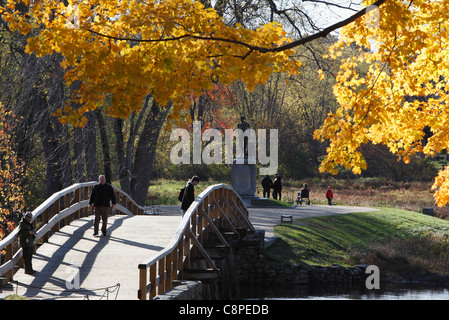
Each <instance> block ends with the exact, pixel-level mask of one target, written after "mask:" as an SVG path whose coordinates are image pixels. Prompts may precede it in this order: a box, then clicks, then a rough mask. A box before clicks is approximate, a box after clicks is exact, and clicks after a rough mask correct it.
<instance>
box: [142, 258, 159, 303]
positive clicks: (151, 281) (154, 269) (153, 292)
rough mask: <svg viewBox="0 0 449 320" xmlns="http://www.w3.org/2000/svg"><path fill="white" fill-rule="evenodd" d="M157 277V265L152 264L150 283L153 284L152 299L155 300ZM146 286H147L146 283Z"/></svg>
mask: <svg viewBox="0 0 449 320" xmlns="http://www.w3.org/2000/svg"><path fill="white" fill-rule="evenodd" d="M145 277H146V276H145ZM156 277H157V275H156V264H152V265H151V266H150V283H151V291H150V299H153V298H154V297H155V296H156ZM144 285H145V286H146V285H147V284H146V283H145V284H144ZM145 298H146V295H145Z"/></svg>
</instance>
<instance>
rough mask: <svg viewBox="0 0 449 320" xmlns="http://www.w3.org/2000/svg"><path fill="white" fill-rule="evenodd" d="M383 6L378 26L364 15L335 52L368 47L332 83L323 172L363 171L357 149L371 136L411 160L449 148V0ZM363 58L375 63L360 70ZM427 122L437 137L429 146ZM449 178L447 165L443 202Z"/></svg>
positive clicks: (395, 0) (440, 191)
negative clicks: (334, 106) (335, 106)
mask: <svg viewBox="0 0 449 320" xmlns="http://www.w3.org/2000/svg"><path fill="white" fill-rule="evenodd" d="M371 3H372V2H369V1H365V3H364V4H365V5H370V4H371ZM378 9H379V10H378V19H379V21H378V24H377V25H376V26H375V27H373V26H371V25H370V24H369V23H367V21H366V19H367V17H362V18H361V19H358V20H357V21H356V22H354V23H352V24H350V25H348V26H346V27H345V28H343V30H342V32H341V34H342V39H341V40H340V41H339V42H338V43H337V44H336V45H335V46H334V47H333V48H331V50H330V56H331V57H334V58H336V57H337V55H338V52H341V50H342V49H343V48H344V47H346V46H354V45H356V46H359V47H361V48H365V50H364V51H363V52H361V53H360V54H359V57H358V58H357V59H356V58H349V59H347V60H345V61H344V63H343V64H342V67H341V70H340V72H339V74H338V75H337V81H338V82H337V84H336V86H335V88H334V92H335V94H336V97H337V99H338V101H339V103H340V108H339V110H337V112H336V113H335V114H333V115H332V116H330V117H328V119H326V121H325V122H324V124H323V126H322V128H321V129H320V130H317V131H316V132H315V138H317V139H323V140H324V139H328V140H329V141H330V146H329V149H328V154H327V156H326V158H325V160H324V161H323V163H322V166H321V170H329V171H331V172H332V171H335V170H336V167H337V166H338V165H343V166H345V167H347V168H352V169H353V171H354V172H355V173H359V172H360V169H363V167H364V165H366V164H365V161H364V159H363V157H361V155H360V153H359V151H358V148H359V146H360V145H361V144H363V143H367V142H369V141H371V142H372V143H375V144H377V143H382V144H384V145H387V146H388V147H389V149H390V151H391V152H392V153H394V154H396V155H398V156H399V158H401V159H402V160H403V161H405V162H409V161H410V156H411V155H412V154H415V153H417V152H424V153H425V154H428V155H434V154H435V153H436V152H441V151H442V150H444V149H447V148H448V147H449V130H448V129H447V128H449V109H448V108H447V101H448V98H449V97H448V94H449V91H448V90H447V88H448V79H449V58H448V57H449V52H448V48H449V46H448V44H449V43H448V42H449V39H448V30H449V2H448V1H442V0H441V1H440V0H437V1H435V0H418V1H413V2H410V1H402V0H391V1H387V2H385V3H384V4H383V5H382V6H381V7H380V8H378ZM366 49H370V50H369V51H368V50H366ZM363 64H365V65H368V66H369V67H368V69H367V71H366V72H364V74H358V73H357V68H360V67H361V66H362V65H363ZM425 127H430V130H431V132H432V136H431V137H430V138H428V139H427V144H426V145H423V144H422V141H423V137H424V128H425ZM448 177H449V170H445V171H442V172H440V174H439V176H438V177H437V178H436V180H435V184H434V186H433V187H434V188H435V189H437V192H436V193H435V199H436V203H437V204H438V205H445V204H446V203H447V202H448V201H449V183H448V179H447V178H448Z"/></svg>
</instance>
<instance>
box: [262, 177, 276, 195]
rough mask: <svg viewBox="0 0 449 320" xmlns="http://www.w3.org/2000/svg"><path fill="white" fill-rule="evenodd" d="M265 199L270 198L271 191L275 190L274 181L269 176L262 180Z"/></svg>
mask: <svg viewBox="0 0 449 320" xmlns="http://www.w3.org/2000/svg"><path fill="white" fill-rule="evenodd" d="M262 188H263V197H264V198H270V189H271V188H273V180H271V178H270V177H269V176H268V174H267V175H266V176H265V178H263V180H262Z"/></svg>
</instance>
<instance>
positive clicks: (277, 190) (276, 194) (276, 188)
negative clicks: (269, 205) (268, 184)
mask: <svg viewBox="0 0 449 320" xmlns="http://www.w3.org/2000/svg"><path fill="white" fill-rule="evenodd" d="M275 177H276V179H274V182H273V199H274V200H278V198H279V200H281V198H282V182H281V176H280V175H279V173H276V174H275Z"/></svg>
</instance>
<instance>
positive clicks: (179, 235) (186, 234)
mask: <svg viewBox="0 0 449 320" xmlns="http://www.w3.org/2000/svg"><path fill="white" fill-rule="evenodd" d="M222 190H227V192H228V198H229V199H224V192H223V191H222ZM220 191H221V192H220ZM217 195H218V199H217V198H216V196H217ZM220 195H221V197H220ZM232 197H233V198H235V199H231V198H232ZM210 198H212V199H210ZM219 202H221V204H220V205H222V206H223V205H225V206H228V207H231V206H234V207H239V208H240V209H238V208H237V210H233V213H231V214H232V215H238V216H239V217H238V218H237V219H238V220H240V222H241V225H243V226H244V227H245V228H246V229H249V230H251V231H255V230H254V227H253V226H252V224H251V223H250V222H249V219H248V210H247V208H246V205H245V203H244V202H243V200H242V198H241V197H240V195H239V194H238V193H236V192H235V190H234V189H233V188H232V187H230V186H227V185H224V184H216V185H213V186H209V187H208V188H207V189H205V190H204V191H203V192H201V194H200V195H198V196H197V197H196V199H195V201H194V202H193V203H192V204H191V205H190V207H189V208H188V210H187V211H186V213H185V214H184V217H183V219H182V220H181V222H180V224H179V226H178V228H177V229H176V231H175V233H174V235H173V237H172V238H171V240H170V242H169V243H168V244H167V246H166V247H165V248H164V249H163V250H162V251H159V252H158V253H156V254H155V255H153V256H151V257H150V258H149V259H147V260H146V261H143V262H142V263H140V264H139V266H138V268H139V269H140V279H139V281H140V284H139V292H138V297H139V299H141V300H145V299H146V297H147V294H148V292H150V299H151V298H153V297H154V296H155V295H156V289H157V288H158V289H157V290H158V293H161V292H165V291H167V290H169V289H170V288H171V287H172V284H171V280H174V278H176V277H177V276H178V273H181V272H182V264H183V258H184V257H185V256H187V255H188V253H185V252H184V247H185V242H186V241H193V242H194V243H195V244H197V245H198V238H200V237H201V233H202V230H199V229H203V227H204V228H205V227H206V226H204V225H201V222H200V221H199V220H200V219H199V218H200V217H201V216H202V213H201V211H200V209H201V210H204V207H205V204H206V207H207V209H206V210H207V211H209V209H211V206H213V207H215V206H217V205H218V204H219ZM206 210H204V211H206ZM220 211H221V214H220V215H223V216H225V215H226V214H225V213H224V211H223V210H222V209H221V210H220ZM204 213H206V214H208V213H209V212H204ZM226 219H228V218H227V217H226ZM205 220H206V222H205V223H206V225H209V224H211V223H212V220H211V218H207V217H206V218H205ZM228 221H229V220H228ZM212 224H213V223H212ZM197 225H199V226H198V230H196V229H197ZM212 227H214V226H212ZM214 228H215V227H214ZM188 246H189V247H188V248H187V249H188V250H190V245H188ZM203 254H205V255H207V253H205V252H203ZM156 265H157V267H156ZM148 269H150V272H149V279H150V283H147V282H148V281H147V279H148V277H147V275H148ZM156 272H157V273H158V277H157V276H156ZM156 278H157V279H156ZM162 278H164V279H165V280H164V279H162Z"/></svg>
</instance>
